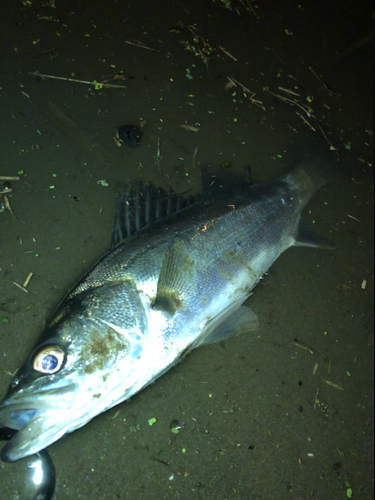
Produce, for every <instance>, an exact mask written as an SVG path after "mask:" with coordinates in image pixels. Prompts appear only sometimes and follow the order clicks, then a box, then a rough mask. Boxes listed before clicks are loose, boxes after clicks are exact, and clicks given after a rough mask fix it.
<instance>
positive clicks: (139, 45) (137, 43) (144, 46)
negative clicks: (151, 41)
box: [125, 40, 160, 53]
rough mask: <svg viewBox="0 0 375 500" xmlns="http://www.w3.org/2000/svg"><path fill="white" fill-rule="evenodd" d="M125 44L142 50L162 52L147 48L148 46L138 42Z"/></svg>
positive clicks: (127, 41)
mask: <svg viewBox="0 0 375 500" xmlns="http://www.w3.org/2000/svg"><path fill="white" fill-rule="evenodd" d="M125 43H127V44H128V45H134V47H139V48H141V49H146V50H151V52H158V53H159V52H160V51H159V50H156V49H152V48H151V47H147V45H144V44H143V43H142V42H138V41H137V40H136V41H135V42H129V40H125Z"/></svg>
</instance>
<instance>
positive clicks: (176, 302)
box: [153, 241, 195, 316]
mask: <svg viewBox="0 0 375 500" xmlns="http://www.w3.org/2000/svg"><path fill="white" fill-rule="evenodd" d="M194 274H195V263H194V259H193V257H192V255H191V252H190V250H189V249H188V248H187V246H186V244H185V243H184V242H183V241H176V242H175V243H174V244H173V245H172V247H171V248H170V249H169V250H168V251H167V253H166V254H165V256H164V259H163V264H162V266H161V270H160V275H159V281H158V287H157V293H156V298H155V301H154V304H153V307H154V309H158V310H163V311H166V312H167V313H169V314H170V315H172V316H173V314H175V312H176V311H178V310H179V309H184V308H185V307H186V300H185V299H186V297H188V296H191V294H192V293H193V292H194V283H195V280H194Z"/></svg>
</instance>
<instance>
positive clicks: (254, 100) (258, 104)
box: [227, 76, 266, 111]
mask: <svg viewBox="0 0 375 500" xmlns="http://www.w3.org/2000/svg"><path fill="white" fill-rule="evenodd" d="M227 78H228V80H229V81H230V83H232V84H233V85H234V86H235V87H237V85H239V86H240V87H241V88H242V90H243V92H248V93H249V94H251V95H249V99H250V101H251V104H255V105H256V106H259V107H260V108H262V109H263V110H264V111H266V108H265V107H264V106H263V102H262V101H259V100H258V99H254V96H256V93H255V92H252V91H251V90H250V89H248V88H247V87H245V85H242V83H240V82H239V81H238V80H235V79H234V78H229V76H227ZM227 85H228V84H227Z"/></svg>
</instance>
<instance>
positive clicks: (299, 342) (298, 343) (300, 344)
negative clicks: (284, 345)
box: [293, 339, 314, 354]
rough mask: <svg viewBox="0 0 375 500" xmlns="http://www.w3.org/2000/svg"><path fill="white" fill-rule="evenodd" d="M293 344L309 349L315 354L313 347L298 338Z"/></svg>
mask: <svg viewBox="0 0 375 500" xmlns="http://www.w3.org/2000/svg"><path fill="white" fill-rule="evenodd" d="M293 344H294V345H295V346H297V347H300V348H301V349H304V350H305V351H308V352H309V353H310V354H314V351H313V350H312V349H311V347H309V346H308V345H307V344H305V343H304V342H301V341H300V340H298V339H294V340H293Z"/></svg>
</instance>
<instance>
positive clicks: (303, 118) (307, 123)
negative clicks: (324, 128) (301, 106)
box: [296, 111, 316, 132]
mask: <svg viewBox="0 0 375 500" xmlns="http://www.w3.org/2000/svg"><path fill="white" fill-rule="evenodd" d="M296 114H297V115H298V116H299V117H300V118H302V120H303V121H304V122H305V123H306V125H308V126H309V127H310V128H311V130H313V131H314V132H316V130H315V129H314V127H313V126H312V125H311V123H309V122H308V121H307V120H306V118H305V117H304V116H303V115H301V113H298V111H296Z"/></svg>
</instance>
